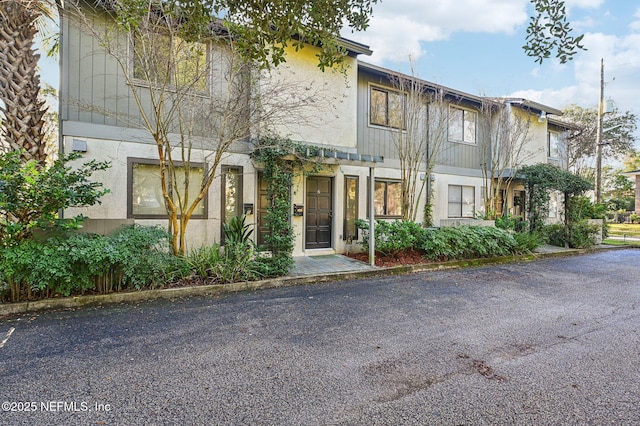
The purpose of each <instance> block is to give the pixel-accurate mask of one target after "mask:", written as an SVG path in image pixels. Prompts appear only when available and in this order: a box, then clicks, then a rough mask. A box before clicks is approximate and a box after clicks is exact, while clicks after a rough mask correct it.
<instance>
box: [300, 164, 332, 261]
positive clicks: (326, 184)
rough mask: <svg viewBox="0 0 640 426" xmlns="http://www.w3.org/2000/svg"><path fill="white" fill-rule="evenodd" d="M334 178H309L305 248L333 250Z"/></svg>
mask: <svg viewBox="0 0 640 426" xmlns="http://www.w3.org/2000/svg"><path fill="white" fill-rule="evenodd" d="M331 188H332V178H330V177H320V176H313V177H309V178H307V200H306V209H307V211H306V225H305V235H306V240H305V241H306V243H305V248H307V249H316V248H331V223H332V221H333V210H332V208H333V206H332V202H331V199H332V195H331Z"/></svg>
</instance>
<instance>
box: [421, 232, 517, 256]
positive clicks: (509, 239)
mask: <svg viewBox="0 0 640 426" xmlns="http://www.w3.org/2000/svg"><path fill="white" fill-rule="evenodd" d="M425 231H426V232H425V234H424V237H423V240H422V241H421V247H420V248H421V250H423V251H424V252H425V257H427V258H428V259H431V260H453V259H471V258H478V257H497V256H506V255H509V254H513V253H515V252H517V243H516V241H515V239H514V237H513V236H512V235H511V233H510V232H508V231H506V230H504V229H500V228H495V227H490V226H460V227H446V228H441V229H437V230H435V229H428V230H425Z"/></svg>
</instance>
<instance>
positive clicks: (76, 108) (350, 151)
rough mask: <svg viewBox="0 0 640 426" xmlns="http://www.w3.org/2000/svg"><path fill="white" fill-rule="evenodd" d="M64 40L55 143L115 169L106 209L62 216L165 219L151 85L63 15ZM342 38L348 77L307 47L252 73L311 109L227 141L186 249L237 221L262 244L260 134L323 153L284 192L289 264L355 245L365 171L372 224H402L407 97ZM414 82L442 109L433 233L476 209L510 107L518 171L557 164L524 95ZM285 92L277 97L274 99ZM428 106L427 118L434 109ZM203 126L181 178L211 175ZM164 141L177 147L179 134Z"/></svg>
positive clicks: (535, 107) (546, 132) (211, 81)
mask: <svg viewBox="0 0 640 426" xmlns="http://www.w3.org/2000/svg"><path fill="white" fill-rule="evenodd" d="M108 19H109V18H107V17H106V16H103V15H101V14H95V16H92V19H91V25H93V26H95V27H98V28H100V27H105V28H106V26H107V24H108ZM120 36H121V37H122V39H123V44H124V45H125V46H127V45H129V46H133V47H132V48H135V46H134V43H135V41H134V40H130V37H128V35H127V34H124V35H122V34H120ZM60 43H61V51H60V61H61V85H60V129H61V149H62V150H64V151H67V152H68V151H72V150H75V151H80V152H83V153H84V156H85V157H86V158H87V159H89V158H91V159H97V160H108V161H111V163H112V167H111V169H109V171H108V172H106V173H105V174H103V175H101V176H100V177H101V178H102V179H103V181H104V185H105V187H106V188H109V189H110V190H111V193H110V194H108V195H105V196H104V197H103V199H102V204H101V205H98V206H93V207H88V208H83V209H69V210H68V211H67V212H66V213H67V214H68V215H76V214H79V213H82V214H83V215H85V216H88V217H90V218H92V219H94V220H97V221H99V222H100V221H101V222H104V223H114V224H118V223H131V222H135V223H140V224H147V225H154V224H158V225H166V223H167V221H166V218H165V214H164V201H163V198H162V195H161V192H160V191H159V190H158V189H159V178H158V161H157V155H158V154H157V148H156V145H155V144H154V143H153V140H152V138H151V137H150V134H149V132H148V131H145V130H143V128H144V126H142V125H141V120H142V118H141V116H140V113H139V110H138V109H137V106H136V105H135V101H134V98H133V91H134V90H135V91H137V93H142V94H143V96H142V97H141V99H142V100H143V101H144V100H145V99H146V98H145V96H147V95H145V93H146V92H145V91H146V90H148V87H145V85H144V83H143V82H142V81H134V82H133V84H128V83H127V81H126V79H125V78H124V76H123V73H122V72H121V70H120V69H119V66H118V64H117V63H116V61H115V60H114V58H113V57H111V56H110V55H109V54H108V53H107V52H106V51H105V49H104V47H103V46H102V44H101V42H100V40H98V39H97V38H96V36H95V35H94V34H93V33H92V32H91V31H89V30H88V29H87V28H85V27H83V26H82V25H80V23H79V22H78V21H74V19H72V18H70V17H68V16H63V18H62V20H61V40H60ZM342 43H343V45H344V46H345V48H346V49H347V51H348V53H349V56H348V58H347V67H346V69H345V71H344V72H334V71H331V70H328V71H325V72H321V71H320V70H319V69H318V67H317V57H316V56H315V54H316V53H317V50H316V49H315V48H314V47H312V46H307V47H305V48H304V49H302V50H299V51H295V50H294V49H289V50H287V62H286V63H284V64H282V65H281V66H279V67H277V68H276V69H275V70H273V71H272V72H270V73H263V74H261V77H260V84H259V85H256V86H255V87H258V88H259V89H258V90H268V88H269V87H270V86H271V87H274V86H277V85H279V84H283V83H285V85H286V86H288V88H289V89H290V90H293V89H295V88H297V90H300V91H309V90H311V91H313V90H317V98H316V99H315V100H316V101H317V102H315V105H310V106H309V108H300V109H298V108H296V111H291V114H280V115H279V117H278V120H277V121H274V122H260V123H259V125H256V126H253V127H252V131H251V134H247V135H246V137H244V138H241V139H239V140H238V141H237V142H236V143H234V144H233V145H232V147H231V148H230V149H229V150H228V151H227V152H226V154H225V155H224V157H223V159H222V162H221V166H220V168H219V170H217V171H216V179H215V180H214V182H213V184H212V185H211V188H210V190H209V192H208V194H207V197H206V198H205V199H204V200H203V202H202V203H201V205H200V206H199V208H198V210H197V211H196V213H195V214H194V216H193V217H192V220H191V221H190V223H189V228H188V229H189V232H188V234H187V238H188V241H189V245H190V247H191V248H194V247H197V246H199V245H205V244H211V243H213V242H221V240H222V223H223V222H224V221H226V220H228V219H229V218H230V217H232V216H235V215H241V214H243V213H246V214H247V217H248V220H249V222H253V223H255V224H256V233H255V235H256V239H257V241H258V243H260V242H261V240H262V239H263V238H264V232H265V231H264V229H265V227H264V214H265V208H266V193H265V190H266V185H265V182H264V180H263V179H262V177H261V173H260V165H259V164H255V163H254V162H253V161H252V159H251V157H250V154H251V152H252V150H253V148H254V141H255V140H256V139H257V138H258V137H260V135H261V134H264V133H265V132H276V133H279V134H280V135H282V136H286V137H289V138H290V139H292V140H295V141H299V142H303V143H305V144H310V145H315V146H318V147H321V148H326V152H325V154H324V155H325V157H326V161H325V164H324V167H323V168H322V170H321V171H320V172H318V173H317V174H315V175H312V176H304V175H301V176H300V177H299V178H298V180H297V181H296V182H295V184H294V188H292V202H293V203H294V204H296V205H297V206H301V208H299V209H298V211H297V212H296V214H293V213H294V212H292V216H291V222H292V224H293V227H294V230H295V232H296V240H295V249H294V255H295V256H302V255H312V254H313V255H317V254H328V253H342V252H344V251H345V250H346V249H347V245H348V244H351V242H352V240H353V239H357V237H358V235H357V230H356V228H355V225H354V220H355V219H358V218H361V219H364V218H367V217H368V215H369V210H370V208H369V206H368V203H367V200H368V196H367V195H368V188H369V179H370V176H371V175H372V173H373V174H374V175H375V178H374V179H375V182H374V200H375V201H374V205H373V210H374V214H375V217H376V218H381V219H396V218H399V217H400V215H401V193H400V181H401V171H400V162H399V159H398V152H397V149H396V147H395V145H394V135H397V134H398V132H403V131H404V130H403V127H404V125H405V124H404V123H405V113H406V93H404V91H401V90H398V89H397V88H396V86H395V85H394V79H395V77H396V76H398V75H399V74H397V73H395V72H392V71H390V70H387V69H384V68H381V67H378V66H375V65H371V64H366V63H364V62H360V61H358V59H357V57H358V56H359V55H370V54H371V50H369V48H368V46H364V45H362V44H359V43H355V42H352V41H349V40H346V39H344V40H342ZM202 49H205V50H206V52H205V54H204V55H203V56H202V57H205V58H206V60H207V61H217V60H221V59H220V58H223V55H220V54H219V53H220V52H219V51H218V50H215V49H214V48H213V47H212V46H204V47H202ZM214 53H215V54H214ZM131 62H132V63H131V64H129V66H130V67H132V68H131V69H132V70H133V71H134V76H135V63H133V62H134V61H131ZM214 65H216V64H214ZM218 65H219V64H218ZM211 69H212V72H211V75H210V76H208V79H207V83H206V84H204V85H203V86H202V87H198V88H197V89H198V93H197V96H196V97H194V98H195V99H197V101H198V102H201V103H202V105H205V104H206V101H207V99H209V98H210V97H212V96H214V95H215V94H216V93H217V92H216V91H219V90H223V89H221V87H222V83H224V75H223V74H222V73H223V71H224V67H222V66H212V67H211ZM403 77H405V78H411V77H410V76H403ZM421 83H422V87H423V88H424V89H425V90H427V91H430V92H432V93H434V94H437V95H438V96H441V98H440V99H441V100H442V102H441V104H440V105H439V106H438V108H440V110H439V111H438V117H439V121H438V122H433V123H431V122H430V125H431V126H439V131H438V132H436V131H435V130H434V128H430V129H429V130H430V131H431V138H432V140H431V141H430V143H431V144H432V145H431V146H435V143H434V140H435V136H434V135H435V134H436V133H438V134H439V135H440V136H439V138H440V139H441V140H440V142H441V143H440V144H439V146H438V149H437V150H432V151H430V152H429V153H428V155H430V156H433V158H434V159H435V163H436V166H435V168H434V169H433V173H431V174H429V175H428V176H427V174H426V173H423V174H422V176H421V178H422V179H425V180H427V181H428V182H429V185H427V187H426V191H432V193H431V194H430V195H431V196H432V201H433V219H434V225H436V226H439V225H440V223H441V221H444V220H451V219H456V220H458V219H460V220H464V219H472V218H473V217H474V216H476V214H477V213H479V212H480V213H481V212H483V210H484V202H483V200H484V196H483V194H484V191H485V187H486V185H487V179H490V178H491V177H488V176H487V173H486V164H487V163H488V161H489V160H490V158H491V155H493V154H492V152H491V131H492V125H493V124H494V122H495V120H496V118H495V117H496V116H497V115H496V114H497V112H499V111H504V109H505V108H506V105H510V106H511V107H512V110H508V113H510V114H513V115H514V116H516V115H521V116H525V117H527V120H528V121H529V122H530V123H531V138H530V139H528V140H527V151H530V152H531V154H532V155H531V157H530V158H528V159H527V164H534V163H537V162H550V163H553V164H558V165H561V166H564V165H565V162H564V160H563V158H562V153H563V152H564V151H563V149H562V141H563V136H562V135H563V132H564V129H565V128H564V127H563V125H562V123H561V122H560V121H558V120H555V119H552V118H551V117H547V118H546V119H545V120H541V121H539V120H538V117H540V115H541V114H542V115H547V114H549V115H551V114H554V115H559V114H561V112H560V111H558V110H556V109H554V108H551V107H547V106H544V105H540V104H536V103H534V102H529V101H526V100H523V99H518V100H515V99H511V100H504V99H502V100H496V99H489V98H484V97H479V96H474V95H470V94H466V93H463V92H460V91H457V90H454V89H450V88H446V87H443V86H439V85H436V84H433V83H429V82H424V81H422V82H421ZM314 88H315V89H314ZM291 96H294V97H295V96H296V94H295V93H292V94H291ZM282 97H283V99H287V95H286V94H284V93H283V94H282ZM290 99H293V98H290ZM312 103H313V102H312ZM432 108H435V107H432ZM430 112H431V114H432V116H435V115H436V114H435V113H436V111H435V110H433V109H431V110H430ZM254 118H255V117H254ZM211 119H212V118H211V117H209V121H207V120H201V122H199V123H197V124H198V125H197V126H196V128H195V130H194V131H195V139H196V140H197V141H199V143H201V144H202V146H203V149H201V150H199V151H197V152H196V153H195V155H197V158H195V162H196V165H197V167H195V168H194V169H192V170H191V172H190V173H191V177H192V178H193V179H194V180H197V179H199V178H200V179H201V178H202V174H203V173H204V171H205V170H207V165H208V160H207V158H208V155H210V154H211V151H210V150H208V149H207V146H209V145H210V144H211V143H212V138H211V131H210V129H209V128H208V126H210V125H211V123H212V121H210V120H211ZM249 119H251V117H249ZM259 119H260V117H258V121H260V120H259ZM172 137H174V138H176V139H177V138H178V137H179V135H178V134H177V133H176V134H172ZM434 151H436V152H434ZM421 170H423V171H425V170H426V159H425V165H424V166H423V168H422V169H421ZM504 197H505V198H507V199H508V201H506V202H505V203H501V205H504V206H505V207H506V208H507V209H509V212H510V213H512V214H516V215H518V214H522V213H523V212H522V208H523V203H522V200H523V198H524V196H523V194H522V187H521V186H518V184H517V182H514V185H512V186H511V188H510V189H509V192H508V193H506V192H505V194H504ZM425 200H426V194H425V195H423V196H422V201H421V205H420V207H419V211H420V212H421V213H420V215H419V216H418V218H417V220H418V221H422V220H423V217H422V211H423V209H424V203H425ZM519 200H520V201H519Z"/></svg>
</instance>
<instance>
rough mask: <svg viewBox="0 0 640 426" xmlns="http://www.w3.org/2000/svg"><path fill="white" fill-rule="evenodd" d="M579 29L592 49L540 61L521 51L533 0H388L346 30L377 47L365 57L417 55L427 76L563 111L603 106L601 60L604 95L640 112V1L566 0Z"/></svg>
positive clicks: (391, 63) (394, 63) (382, 61)
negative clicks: (357, 28)
mask: <svg viewBox="0 0 640 426" xmlns="http://www.w3.org/2000/svg"><path fill="white" fill-rule="evenodd" d="M565 5H566V6H567V12H568V18H569V21H570V22H571V24H572V26H573V28H574V34H575V35H579V34H585V38H584V41H583V42H584V43H583V44H584V45H585V47H586V48H587V49H588V50H587V51H582V52H580V53H578V55H577V57H576V58H575V59H574V60H573V61H571V62H569V63H567V64H564V65H561V64H559V62H558V61H557V60H553V59H551V60H545V61H544V62H543V64H542V65H539V64H538V63H536V62H535V61H534V59H533V58H530V57H528V56H526V54H525V52H524V51H523V50H522V46H523V45H524V43H525V37H526V32H525V31H526V27H527V24H528V20H529V16H530V15H532V14H533V8H532V5H531V4H530V2H529V1H528V0H385V1H383V2H382V3H380V4H377V5H375V6H374V16H373V18H372V20H371V26H370V28H369V29H367V31H365V32H361V33H347V32H345V33H344V34H343V35H344V36H345V37H348V38H351V39H353V40H356V41H359V42H362V43H365V44H368V45H370V47H371V49H372V50H373V51H374V54H373V55H372V56H371V57H368V58H366V57H363V58H362V59H363V60H365V61H367V62H372V63H375V64H377V65H381V66H384V67H386V68H389V69H392V70H397V71H402V72H409V70H410V67H409V61H408V58H409V57H411V58H412V59H413V61H414V63H415V69H416V73H417V74H418V76H419V77H420V78H422V79H424V80H428V81H432V82H434V83H438V84H442V85H444V86H448V87H452V88H454V89H458V90H462V91H464V92H467V93H471V94H474V95H485V96H518V97H524V98H527V99H530V100H534V101H537V102H541V103H543V104H546V105H549V106H552V107H555V108H559V109H563V108H564V107H566V106H569V105H571V104H576V105H580V106H582V107H585V108H596V107H597V103H598V90H599V79H600V59H601V58H603V59H604V64H605V65H604V68H605V98H611V99H613V100H614V102H615V105H616V107H617V108H618V109H620V110H621V111H627V110H628V111H631V112H633V113H635V114H636V115H638V116H639V117H640V4H638V3H637V2H635V1H621V0H615V1H612V0H609V1H605V0H566V1H565Z"/></svg>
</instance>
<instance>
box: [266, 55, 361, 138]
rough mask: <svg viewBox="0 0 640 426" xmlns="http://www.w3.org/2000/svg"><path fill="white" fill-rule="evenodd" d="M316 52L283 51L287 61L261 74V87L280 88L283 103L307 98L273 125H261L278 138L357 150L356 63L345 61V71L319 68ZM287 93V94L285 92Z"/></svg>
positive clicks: (353, 60) (353, 59)
mask: <svg viewBox="0 0 640 426" xmlns="http://www.w3.org/2000/svg"><path fill="white" fill-rule="evenodd" d="M317 53H318V49H317V48H315V47H312V46H305V47H304V48H303V49H301V50H299V51H297V52H295V50H294V49H293V48H288V49H287V50H286V54H287V62H285V63H283V64H281V65H279V66H278V67H277V68H276V69H274V70H272V71H271V72H270V73H263V76H262V79H261V86H262V88H263V90H265V91H269V90H270V88H271V87H273V86H277V87H282V88H283V90H284V93H283V96H282V103H283V104H284V103H286V102H287V98H288V97H289V96H291V102H293V103H296V102H298V101H299V99H300V98H301V97H305V96H307V97H310V99H309V102H308V103H306V104H305V105H304V106H301V107H300V108H295V109H293V110H291V111H289V112H288V114H286V116H282V117H281V116H278V119H277V120H276V122H275V123H271V125H269V124H270V123H263V126H262V127H263V129H269V128H271V130H273V131H275V132H276V133H277V134H280V135H281V136H285V137H289V138H291V139H293V140H296V141H301V142H304V143H311V144H321V145H330V146H335V147H337V148H343V149H344V148H355V147H356V116H357V90H356V85H357V70H358V68H357V63H356V59H355V58H352V57H347V58H346V66H347V69H346V71H345V72H344V73H343V72H341V71H339V70H337V69H325V70H324V72H323V71H321V70H320V69H319V68H318V58H317V57H316V54H317ZM287 90H288V91H290V93H287Z"/></svg>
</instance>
